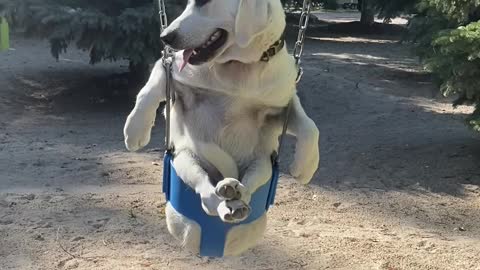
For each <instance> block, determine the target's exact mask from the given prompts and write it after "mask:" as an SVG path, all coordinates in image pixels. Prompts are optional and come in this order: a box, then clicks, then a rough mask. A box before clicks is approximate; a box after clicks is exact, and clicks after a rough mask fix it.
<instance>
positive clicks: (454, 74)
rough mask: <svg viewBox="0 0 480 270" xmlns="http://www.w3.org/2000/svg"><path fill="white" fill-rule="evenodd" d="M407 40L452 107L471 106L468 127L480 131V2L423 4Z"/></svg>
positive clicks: (439, 0)
mask: <svg viewBox="0 0 480 270" xmlns="http://www.w3.org/2000/svg"><path fill="white" fill-rule="evenodd" d="M418 7H419V11H420V13H419V14H418V15H417V16H416V17H415V18H414V19H413V20H411V22H410V25H409V29H410V38H411V40H412V41H414V42H415V44H416V49H417V53H418V55H419V56H420V57H421V58H422V59H423V61H424V62H425V64H426V67H427V68H428V69H429V70H430V71H432V72H433V74H434V75H435V77H436V79H437V81H438V83H439V85H440V90H441V92H442V93H443V94H444V95H445V96H451V95H456V96H457V97H458V99H457V100H456V101H455V103H454V105H461V104H474V105H476V111H475V112H474V113H473V114H472V115H471V116H470V117H469V118H468V119H467V122H468V124H469V125H470V126H471V127H472V128H473V129H474V130H477V131H480V1H478V0H460V1H459V0H422V1H421V2H420V4H419V6H418Z"/></svg>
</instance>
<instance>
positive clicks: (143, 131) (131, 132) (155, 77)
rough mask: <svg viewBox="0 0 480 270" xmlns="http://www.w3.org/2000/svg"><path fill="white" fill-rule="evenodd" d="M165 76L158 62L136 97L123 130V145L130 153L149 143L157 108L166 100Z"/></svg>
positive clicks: (160, 63)
mask: <svg viewBox="0 0 480 270" xmlns="http://www.w3.org/2000/svg"><path fill="white" fill-rule="evenodd" d="M165 76H166V74H165V69H164V67H163V65H162V61H161V60H159V61H157V63H156V64H155V67H154V68H153V70H152V73H151V75H150V78H149V80H148V82H147V84H146V85H145V86H144V87H143V88H142V90H140V92H139V93H138V95H137V101H136V103H135V108H134V109H133V110H132V112H131V113H130V115H129V116H128V118H127V121H126V123H125V128H124V130H123V133H124V136H125V145H126V147H127V149H128V150H130V151H137V150H139V149H141V148H143V147H144V146H145V145H147V144H148V143H149V142H150V133H151V130H152V127H153V125H154V123H155V117H156V113H157V109H158V106H159V105H160V102H162V101H165V99H166V81H165V79H166V77H165Z"/></svg>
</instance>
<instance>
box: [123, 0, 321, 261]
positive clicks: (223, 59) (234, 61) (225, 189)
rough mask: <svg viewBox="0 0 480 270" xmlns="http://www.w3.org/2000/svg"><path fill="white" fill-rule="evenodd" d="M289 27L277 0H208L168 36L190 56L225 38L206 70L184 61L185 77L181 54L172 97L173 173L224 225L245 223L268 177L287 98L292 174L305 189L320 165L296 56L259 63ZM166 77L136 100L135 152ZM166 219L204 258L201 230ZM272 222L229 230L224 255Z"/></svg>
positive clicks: (171, 212)
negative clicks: (218, 34)
mask: <svg viewBox="0 0 480 270" xmlns="http://www.w3.org/2000/svg"><path fill="white" fill-rule="evenodd" d="M284 27H285V18H284V13H283V8H282V6H281V3H280V0H210V1H209V2H208V3H207V4H205V5H203V6H199V5H196V3H195V1H194V0H190V2H189V3H188V5H187V7H186V9H185V11H184V12H183V14H182V15H181V16H180V17H179V18H177V19H176V20H175V21H174V22H172V24H171V25H170V27H169V28H168V29H167V30H166V31H165V33H163V35H162V36H163V37H165V36H167V35H169V34H172V33H173V34H174V35H175V39H169V41H170V45H172V46H173V47H174V48H176V49H179V50H184V49H191V48H196V47H198V46H201V44H203V43H204V42H205V41H207V40H208V39H209V38H210V36H211V35H212V34H213V33H214V32H215V31H216V30H217V29H223V30H225V31H226V32H227V33H228V38H227V40H226V42H225V44H224V45H223V46H222V47H221V48H219V49H218V50H216V52H215V54H214V55H213V56H212V57H211V58H210V59H209V60H208V61H207V62H205V63H203V64H200V65H187V66H186V67H185V69H184V70H183V71H181V72H180V67H181V65H182V61H183V60H184V58H183V54H182V53H183V52H182V51H180V52H178V53H177V54H176V56H175V63H174V65H173V79H174V81H173V88H174V90H175V96H176V101H175V103H174V104H173V107H172V111H171V117H172V118H171V119H172V124H171V128H172V134H171V136H172V143H173V145H174V146H175V159H174V165H175V168H176V170H177V172H178V174H179V176H180V177H181V178H182V179H183V180H184V181H185V182H186V183H187V184H188V185H189V186H191V187H192V188H193V189H194V190H195V191H196V193H198V194H199V195H200V197H201V199H202V206H203V209H204V210H205V211H206V212H207V213H208V214H210V215H215V216H219V217H220V218H221V219H222V220H223V221H224V222H231V223H236V222H239V221H242V220H244V219H245V218H247V217H248V214H249V210H250V208H249V206H248V204H249V202H250V196H251V194H252V193H253V192H255V190H256V189H257V188H258V187H260V186H262V185H263V184H264V183H266V182H267V181H268V180H269V178H270V177H271V173H272V171H271V162H270V156H271V154H272V152H273V151H275V150H276V149H277V147H278V136H279V135H280V133H281V129H282V124H283V121H284V117H285V113H284V111H285V107H286V106H287V105H288V103H289V102H290V101H291V100H293V109H292V113H291V115H290V119H289V122H290V124H289V129H288V132H289V134H291V135H294V136H296V137H297V143H296V152H295V159H294V161H293V163H292V164H291V166H290V172H291V174H292V175H293V176H294V177H295V178H296V179H297V180H298V181H299V182H301V183H303V184H306V183H308V182H309V181H310V180H311V178H312V177H313V174H314V173H315V171H316V169H317V167H318V162H319V151H318V137H319V133H318V130H317V127H316V126H315V123H314V122H313V121H312V120H311V119H310V118H308V116H307V115H306V114H305V112H304V110H303V108H302V106H301V104H300V101H299V99H298V97H297V96H296V90H295V78H296V74H297V71H296V68H295V65H294V60H293V58H292V57H291V56H290V55H289V54H288V53H287V50H286V49H285V48H284V49H283V50H282V51H280V52H279V53H278V54H277V55H276V56H275V57H273V58H272V59H271V60H270V61H269V62H260V61H259V59H260V57H261V55H262V53H263V52H264V51H265V50H267V49H268V47H269V46H270V45H271V44H273V43H275V41H276V40H278V39H279V37H280V36H281V34H282V32H283V29H284ZM165 76H166V74H165V71H164V68H163V67H162V64H161V61H159V62H157V63H156V65H155V67H154V68H153V71H152V74H151V76H150V79H149V81H148V82H147V84H146V85H145V86H144V87H143V89H142V90H141V91H140V93H139V94H138V96H137V102H136V106H135V108H134V109H133V111H132V112H131V113H130V115H129V116H128V119H127V122H126V124H125V129H124V134H125V144H126V146H127V148H128V149H129V150H131V151H136V150H138V149H140V148H142V147H144V146H145V145H147V144H148V142H149V141H150V132H151V128H152V126H153V124H154V122H155V117H156V111H157V109H158V107H159V104H160V103H161V102H162V101H164V100H165ZM284 154H285V153H284ZM166 215H167V225H168V229H169V231H170V233H171V234H172V235H173V236H174V237H175V238H177V239H178V240H180V241H181V242H182V243H183V244H184V246H185V247H187V248H189V249H191V250H192V251H194V252H198V250H199V243H200V228H199V226H198V224H196V223H195V222H194V221H192V220H189V219H187V218H185V217H183V216H182V215H181V214H179V213H177V212H176V211H175V209H173V208H172V207H171V206H170V205H167V210H166ZM266 220H267V219H266V215H264V216H263V217H261V218H260V219H258V220H257V221H255V222H253V223H251V224H246V225H239V226H236V227H235V228H233V229H232V230H231V231H230V232H229V235H228V236H227V243H226V245H225V252H224V253H225V255H226V256H230V255H239V254H241V253H242V252H244V251H246V250H247V249H249V248H251V247H252V246H254V245H255V244H256V243H257V242H258V240H259V239H261V237H262V235H263V233H264V230H265V227H266Z"/></svg>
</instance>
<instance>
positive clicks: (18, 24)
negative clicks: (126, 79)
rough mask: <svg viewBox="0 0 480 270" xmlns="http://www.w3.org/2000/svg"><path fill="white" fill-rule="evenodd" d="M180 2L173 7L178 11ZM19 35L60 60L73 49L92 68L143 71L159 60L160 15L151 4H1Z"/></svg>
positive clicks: (65, 0) (120, 0)
mask: <svg viewBox="0 0 480 270" xmlns="http://www.w3.org/2000/svg"><path fill="white" fill-rule="evenodd" d="M181 2H182V1H173V0H171V1H169V2H168V3H169V10H170V11H173V12H175V11H177V10H178V5H180V4H181ZM0 6H3V9H4V13H6V16H7V17H8V18H9V20H10V21H11V23H12V25H13V26H14V28H16V29H22V31H24V32H25V33H26V34H27V35H28V36H36V37H40V38H46V39H48V40H49V41H50V44H51V53H52V55H53V56H54V57H56V58H58V57H59V55H60V54H62V53H64V52H65V51H66V50H67V48H68V47H69V46H71V45H72V44H74V45H76V46H77V47H78V48H79V49H81V50H84V51H86V52H88V53H89V55H90V62H91V63H92V64H95V63H98V62H101V61H106V60H107V61H117V60H122V59H127V60H128V61H129V62H130V67H131V69H132V70H136V69H139V70H142V69H144V68H146V66H147V64H148V63H151V62H153V61H154V60H155V59H158V58H159V57H160V52H161V49H162V47H161V42H160V39H159V36H160V33H159V31H160V30H159V22H158V20H159V19H158V9H157V7H156V5H155V1H151V0H110V1H95V0H16V1H9V0H0Z"/></svg>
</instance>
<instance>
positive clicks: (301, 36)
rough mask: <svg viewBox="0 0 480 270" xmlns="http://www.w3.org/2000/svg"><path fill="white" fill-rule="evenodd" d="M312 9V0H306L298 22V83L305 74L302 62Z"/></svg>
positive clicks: (295, 51) (296, 51)
mask: <svg viewBox="0 0 480 270" xmlns="http://www.w3.org/2000/svg"><path fill="white" fill-rule="evenodd" d="M311 10H312V0H304V1H303V7H302V13H301V15H300V22H299V23H298V36H297V41H296V42H295V47H294V48H293V58H295V64H296V65H297V68H298V75H297V80H296V82H297V83H298V82H299V81H300V80H301V79H302V76H303V69H302V67H301V66H300V64H301V58H302V55H303V47H304V45H305V33H306V32H307V28H308V23H309V20H310V12H311Z"/></svg>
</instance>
